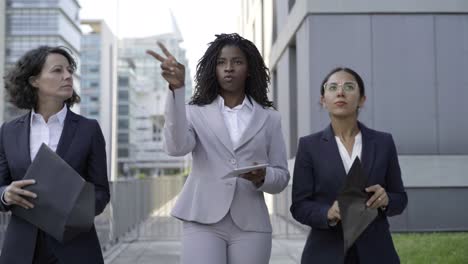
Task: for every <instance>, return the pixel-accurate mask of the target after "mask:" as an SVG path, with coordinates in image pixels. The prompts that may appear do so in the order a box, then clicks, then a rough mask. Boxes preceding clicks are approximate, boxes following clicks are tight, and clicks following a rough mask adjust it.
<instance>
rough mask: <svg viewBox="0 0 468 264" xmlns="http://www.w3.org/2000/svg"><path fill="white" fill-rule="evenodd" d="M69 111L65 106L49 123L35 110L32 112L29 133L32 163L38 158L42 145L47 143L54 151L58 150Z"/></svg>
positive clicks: (50, 118)
mask: <svg viewBox="0 0 468 264" xmlns="http://www.w3.org/2000/svg"><path fill="white" fill-rule="evenodd" d="M67 111H68V110H67V106H66V105H64V106H63V108H62V110H60V111H59V112H58V113H56V114H54V115H52V116H51V117H49V120H48V121H47V123H46V122H45V120H44V117H42V115H41V114H38V113H36V112H35V111H34V109H33V110H32V111H31V131H30V133H29V151H30V153H31V161H32V160H34V157H36V154H37V152H38V151H39V148H40V147H41V145H42V143H45V144H46V145H47V146H48V147H49V148H51V149H52V150H53V151H56V150H57V146H58V143H59V140H60V136H61V135H62V131H63V125H64V123H65V117H66V116H67Z"/></svg>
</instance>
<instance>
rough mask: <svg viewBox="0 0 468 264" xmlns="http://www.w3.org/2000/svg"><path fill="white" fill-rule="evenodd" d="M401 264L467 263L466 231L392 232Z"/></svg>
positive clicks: (467, 241) (467, 235) (467, 240)
mask: <svg viewBox="0 0 468 264" xmlns="http://www.w3.org/2000/svg"><path fill="white" fill-rule="evenodd" d="M392 237H393V241H394V243H395V246H396V248H397V251H398V255H399V256H400V260H401V263H402V264H439V263H440V264H452V263H453V264H468V233H409V234H393V235H392Z"/></svg>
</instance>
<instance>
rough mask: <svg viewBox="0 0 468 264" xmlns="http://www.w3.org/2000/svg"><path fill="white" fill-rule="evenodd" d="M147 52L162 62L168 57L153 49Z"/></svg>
mask: <svg viewBox="0 0 468 264" xmlns="http://www.w3.org/2000/svg"><path fill="white" fill-rule="evenodd" d="M146 53H147V54H149V55H151V56H153V57H154V58H155V59H157V60H158V61H160V62H164V61H165V60H166V59H164V58H163V56H161V55H159V54H158V53H156V52H154V51H152V50H147V51H146Z"/></svg>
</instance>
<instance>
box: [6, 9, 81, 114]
mask: <svg viewBox="0 0 468 264" xmlns="http://www.w3.org/2000/svg"><path fill="white" fill-rule="evenodd" d="M1 2H2V3H5V4H6V16H2V18H4V17H6V30H5V31H6V32H5V36H6V37H5V38H6V41H5V43H6V45H5V70H8V69H9V68H10V67H11V65H12V64H13V63H15V62H16V61H17V60H18V59H19V58H20V57H21V56H22V55H23V54H24V53H25V52H26V51H28V50H30V49H33V48H36V47H38V46H41V45H50V46H65V47H67V48H69V49H70V50H71V52H72V53H73V55H74V56H75V58H76V59H77V61H78V62H79V55H80V40H81V31H80V27H79V23H80V21H79V10H80V5H79V3H78V1H77V0H34V1H33V0H6V2H5V0H3V1H1ZM79 72H80V71H79V69H78V71H76V74H75V75H74V79H75V80H74V84H75V89H76V90H77V91H78V92H79V90H80V89H79V83H80V81H79ZM5 99H6V96H3V98H2V100H3V102H5ZM77 107H79V106H77ZM74 110H75V111H78V110H79V109H78V108H75V109H74ZM21 113H24V111H19V110H18V109H17V108H15V107H14V106H12V105H11V104H10V103H6V104H4V115H3V120H10V119H12V118H14V117H16V116H18V115H19V114H21Z"/></svg>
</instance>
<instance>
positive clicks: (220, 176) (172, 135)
mask: <svg viewBox="0 0 468 264" xmlns="http://www.w3.org/2000/svg"><path fill="white" fill-rule="evenodd" d="M184 90H185V89H184V88H182V89H176V90H175V91H174V92H169V93H168V97H167V101H166V108H165V118H166V120H165V124H164V130H163V133H164V140H163V142H164V149H165V151H166V152H167V153H168V154H169V155H171V156H183V155H186V154H188V153H190V152H191V153H192V170H191V173H190V175H189V176H188V178H187V181H186V183H185V185H184V187H183V189H182V191H181V193H180V194H179V198H178V200H177V202H176V205H175V207H174V208H173V210H172V212H171V214H172V216H174V217H176V218H179V219H182V220H185V221H194V222H198V223H203V224H212V223H216V222H218V221H219V220H221V219H222V218H223V217H224V216H225V215H226V214H227V213H228V212H229V210H231V217H232V219H233V221H234V222H235V223H236V225H237V226H238V227H239V228H241V229H242V230H244V231H256V232H271V231H272V230H271V223H270V218H269V215H268V210H267V207H266V204H265V200H264V197H263V192H267V193H271V194H275V193H279V192H281V191H282V190H283V189H284V188H286V186H287V185H288V181H289V178H290V176H289V171H288V169H287V158H286V148H285V144H284V139H283V134H282V131H281V117H280V114H279V113H278V112H277V111H275V110H272V109H264V108H263V107H262V106H261V105H260V104H258V103H257V102H255V101H254V100H252V103H253V104H254V112H253V115H252V119H251V121H250V124H249V125H248V126H247V128H246V130H245V132H244V134H243V135H242V136H241V139H240V140H239V144H238V145H237V146H233V143H232V141H231V138H230V137H229V132H228V130H227V127H226V125H225V123H224V119H223V116H222V113H221V110H220V109H219V105H218V100H214V101H213V102H212V103H211V104H209V105H204V106H197V105H186V104H185V102H184V99H185V98H184V94H185V91H184ZM253 162H258V163H268V164H269V166H268V167H267V169H266V176H265V182H264V183H263V185H262V186H261V187H260V188H258V189H257V188H256V187H255V185H253V183H252V182H250V181H247V180H245V179H242V178H239V177H236V176H233V175H232V171H233V170H234V169H236V168H240V167H244V166H249V165H252V164H253Z"/></svg>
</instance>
